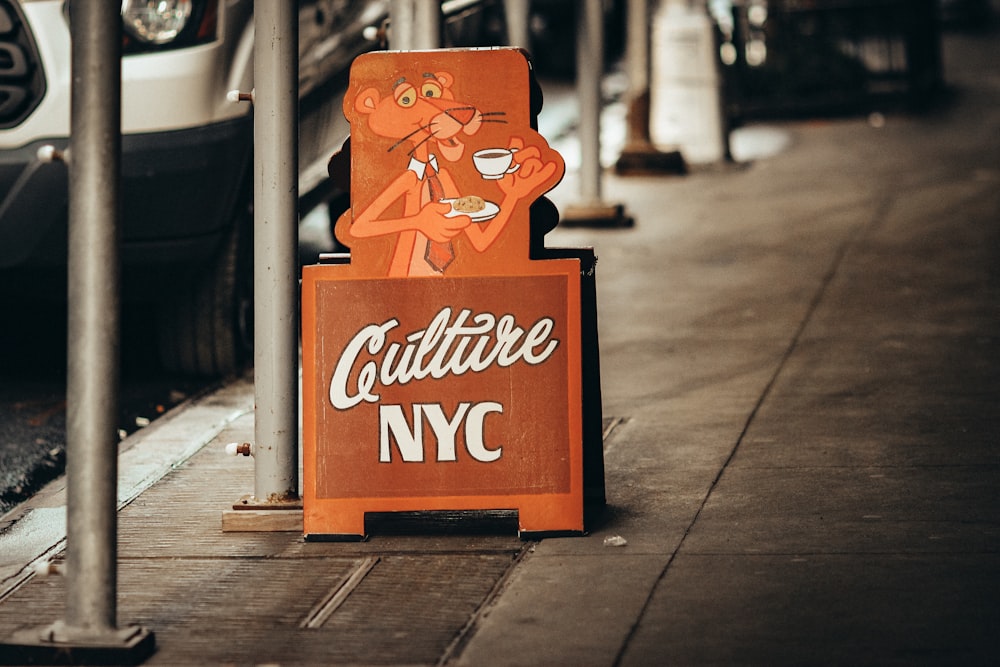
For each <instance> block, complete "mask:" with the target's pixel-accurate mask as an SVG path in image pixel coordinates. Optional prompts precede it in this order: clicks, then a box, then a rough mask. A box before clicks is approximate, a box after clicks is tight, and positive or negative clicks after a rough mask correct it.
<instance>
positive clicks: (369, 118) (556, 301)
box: [302, 49, 584, 539]
mask: <svg viewBox="0 0 1000 667" xmlns="http://www.w3.org/2000/svg"><path fill="white" fill-rule="evenodd" d="M486 73H488V76H486V75H485V74H486ZM530 76H531V73H530V67H529V65H528V61H527V59H526V57H525V55H524V53H523V52H522V51H520V50H518V49H467V50H441V51H425V52H412V51H411V52H378V53H371V54H367V55H363V56H361V57H359V58H358V59H357V60H356V61H355V63H354V65H353V67H352V69H351V77H350V84H349V89H348V92H347V94H346V96H345V100H344V111H345V114H346V116H347V118H348V120H349V121H350V123H351V142H350V143H351V145H350V159H351V169H350V174H351V182H350V195H351V208H350V209H349V211H348V212H347V213H345V214H344V215H343V216H342V217H341V218H340V220H339V221H338V222H337V225H336V235H337V237H338V239H339V240H340V241H341V242H343V243H344V244H345V245H347V246H349V247H350V248H351V255H350V258H349V261H343V262H340V263H337V264H321V265H315V266H308V267H305V268H304V270H303V280H302V309H303V352H302V354H303V464H304V466H303V467H304V470H303V481H304V499H303V505H304V521H303V523H304V532H305V535H306V538H307V539H358V538H361V537H363V536H364V535H365V532H366V531H365V514H366V513H384V512H425V511H426V512H433V511H443V510H449V511H450V510H459V511H462V510H516V511H517V514H518V522H519V529H520V531H521V533H522V534H525V533H532V534H533V533H557V534H574V533H582V532H583V528H584V526H583V493H584V492H583V452H582V439H583V434H582V431H583V427H582V423H583V416H582V403H581V392H582V389H581V384H582V383H581V279H580V270H581V264H580V259H579V258H573V257H564V258H555V259H542V260H536V259H531V258H530V257H529V244H530V241H531V234H530V218H531V216H530V214H529V207H530V205H531V204H532V202H533V201H535V200H536V199H538V198H539V197H541V196H542V195H543V194H544V193H545V192H547V191H549V190H550V189H552V188H553V187H554V186H555V185H556V184H557V183H558V182H559V180H560V179H561V178H562V176H563V172H564V164H563V160H562V157H561V156H560V155H559V154H558V153H557V152H556V151H555V150H553V149H552V148H550V147H549V145H548V143H547V142H546V141H545V139H544V138H543V137H542V136H541V135H540V134H538V132H537V131H536V130H534V129H533V127H534V121H535V119H534V116H533V112H532V109H531V104H530V100H529V98H530V95H529V90H530V84H531V80H530Z"/></svg>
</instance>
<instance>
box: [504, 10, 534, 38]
mask: <svg viewBox="0 0 1000 667" xmlns="http://www.w3.org/2000/svg"><path fill="white" fill-rule="evenodd" d="M530 6H531V2H530V0H504V14H505V19H506V21H507V44H509V45H510V46H520V47H521V48H522V49H530V48H531V33H530V31H529V26H528V14H529V12H530Z"/></svg>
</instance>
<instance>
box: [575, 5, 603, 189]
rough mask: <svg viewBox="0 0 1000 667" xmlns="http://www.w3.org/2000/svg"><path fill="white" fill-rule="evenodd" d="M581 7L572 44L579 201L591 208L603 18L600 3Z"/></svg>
mask: <svg viewBox="0 0 1000 667" xmlns="http://www.w3.org/2000/svg"><path fill="white" fill-rule="evenodd" d="M581 4H582V7H581V8H580V9H578V19H577V40H576V65H577V74H576V78H577V95H578V97H579V99H580V130H579V133H580V197H581V199H582V200H583V201H582V204H583V205H585V206H594V205H597V204H598V203H599V202H600V201H601V76H602V74H603V70H604V16H603V9H602V7H601V0H583V2H582V3H581ZM581 9H582V11H580V10H581Z"/></svg>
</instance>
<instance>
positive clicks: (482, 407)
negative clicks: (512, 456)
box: [465, 401, 503, 463]
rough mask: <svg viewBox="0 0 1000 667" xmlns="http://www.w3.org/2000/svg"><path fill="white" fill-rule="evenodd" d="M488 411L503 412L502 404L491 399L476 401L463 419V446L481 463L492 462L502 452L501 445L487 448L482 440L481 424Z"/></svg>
mask: <svg viewBox="0 0 1000 667" xmlns="http://www.w3.org/2000/svg"><path fill="white" fill-rule="evenodd" d="M488 412H499V413H503V406H502V405H500V404H499V403H495V402H493V401H486V402H485V403H476V404H475V405H474V406H472V409H471V410H469V416H468V417H467V418H466V420H465V448H466V449H468V450H469V454H471V455H472V458H474V459H476V460H477V461H482V462H483V463H492V462H493V461H496V460H497V459H499V458H500V455H501V454H502V453H503V451H502V450H503V447H495V448H494V449H487V448H486V443H485V442H483V430H484V428H483V425H484V422H485V421H486V413H488Z"/></svg>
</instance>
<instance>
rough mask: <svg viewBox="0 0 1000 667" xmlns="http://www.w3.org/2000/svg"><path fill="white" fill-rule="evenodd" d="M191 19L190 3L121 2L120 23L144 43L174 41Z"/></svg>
mask: <svg viewBox="0 0 1000 667" xmlns="http://www.w3.org/2000/svg"><path fill="white" fill-rule="evenodd" d="M190 18H191V0H122V22H123V23H124V25H125V29H126V30H128V32H129V34H131V35H132V36H133V37H135V38H136V39H138V40H141V41H143V42H145V43H147V44H166V43H167V42H172V41H173V40H175V39H177V36H178V35H180V34H181V33H182V32H184V27H185V26H186V25H187V22H188V20H189V19H190Z"/></svg>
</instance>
